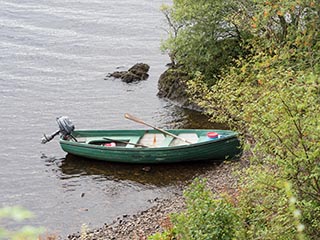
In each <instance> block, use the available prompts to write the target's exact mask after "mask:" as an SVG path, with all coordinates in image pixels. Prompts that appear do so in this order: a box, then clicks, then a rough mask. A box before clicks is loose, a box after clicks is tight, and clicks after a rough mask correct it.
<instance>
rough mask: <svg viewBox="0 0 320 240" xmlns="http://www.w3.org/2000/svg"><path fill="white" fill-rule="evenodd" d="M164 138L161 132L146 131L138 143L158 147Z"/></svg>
mask: <svg viewBox="0 0 320 240" xmlns="http://www.w3.org/2000/svg"><path fill="white" fill-rule="evenodd" d="M164 139H165V137H164V135H163V134H162V133H146V134H144V135H143V136H142V138H141V139H140V141H139V142H138V143H140V144H143V145H146V146H149V147H158V146H159V145H161V143H162V142H163V140H164Z"/></svg>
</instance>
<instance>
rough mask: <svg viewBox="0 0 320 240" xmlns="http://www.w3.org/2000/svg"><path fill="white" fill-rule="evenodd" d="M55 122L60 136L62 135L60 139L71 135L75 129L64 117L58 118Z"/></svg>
mask: <svg viewBox="0 0 320 240" xmlns="http://www.w3.org/2000/svg"><path fill="white" fill-rule="evenodd" d="M56 120H57V123H58V126H59V129H60V134H61V135H62V137H64V136H68V135H71V133H72V132H73V130H74V129H75V127H74V125H73V123H72V122H71V120H70V119H69V118H68V117H65V116H62V117H58V118H57V119H56Z"/></svg>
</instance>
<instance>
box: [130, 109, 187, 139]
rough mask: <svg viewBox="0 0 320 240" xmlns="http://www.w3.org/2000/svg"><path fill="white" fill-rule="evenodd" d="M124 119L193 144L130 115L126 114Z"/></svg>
mask: <svg viewBox="0 0 320 240" xmlns="http://www.w3.org/2000/svg"><path fill="white" fill-rule="evenodd" d="M124 117H125V118H127V119H129V120H132V121H134V122H137V123H141V124H144V125H146V126H149V127H152V128H154V129H156V130H158V131H159V132H162V133H164V134H166V135H169V136H171V137H173V138H177V139H179V140H181V141H183V142H186V143H188V144H192V142H190V141H188V140H186V139H184V138H182V137H179V136H177V135H175V134H173V133H170V132H167V131H165V130H163V129H161V128H158V127H155V126H152V125H151V124H149V123H146V122H144V121H142V120H141V119H139V118H136V117H134V116H132V115H130V114H129V113H126V114H124Z"/></svg>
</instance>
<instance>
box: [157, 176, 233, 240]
mask: <svg viewBox="0 0 320 240" xmlns="http://www.w3.org/2000/svg"><path fill="white" fill-rule="evenodd" d="M184 196H185V198H186V204H187V209H186V211H185V212H182V213H179V214H173V215H172V217H171V221H172V223H173V224H174V228H173V229H172V231H171V232H166V233H164V234H167V235H163V234H162V235H158V236H160V237H159V238H158V239H170V238H164V236H171V237H172V239H181V240H183V239H188V240H192V239H195V240H205V239H208V240H209V239H210V240H212V239H219V240H224V239H225V240H227V239H233V237H234V236H235V232H236V229H237V224H238V218H237V215H236V211H235V208H234V207H233V205H232V203H231V202H230V201H229V200H228V198H227V197H225V198H222V199H215V198H214V197H213V194H212V193H211V191H209V190H207V189H206V188H205V182H204V181H200V180H196V181H195V182H194V183H193V184H192V185H191V186H190V188H189V189H188V190H187V191H185V193H184ZM169 233H170V234H169ZM161 237H163V238H161ZM155 239H157V238H155Z"/></svg>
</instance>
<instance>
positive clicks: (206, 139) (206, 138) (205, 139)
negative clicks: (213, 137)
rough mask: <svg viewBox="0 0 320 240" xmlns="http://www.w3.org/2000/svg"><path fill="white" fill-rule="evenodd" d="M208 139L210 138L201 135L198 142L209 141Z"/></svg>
mask: <svg viewBox="0 0 320 240" xmlns="http://www.w3.org/2000/svg"><path fill="white" fill-rule="evenodd" d="M209 140H210V138H208V137H207V136H201V137H199V139H198V143H200V142H206V141H209Z"/></svg>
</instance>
